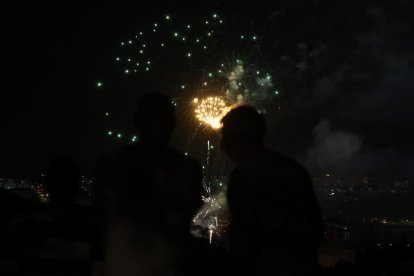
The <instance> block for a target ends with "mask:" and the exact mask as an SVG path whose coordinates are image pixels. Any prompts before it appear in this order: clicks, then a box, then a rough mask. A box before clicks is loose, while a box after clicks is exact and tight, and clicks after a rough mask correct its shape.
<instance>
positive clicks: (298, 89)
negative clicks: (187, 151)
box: [0, 0, 414, 176]
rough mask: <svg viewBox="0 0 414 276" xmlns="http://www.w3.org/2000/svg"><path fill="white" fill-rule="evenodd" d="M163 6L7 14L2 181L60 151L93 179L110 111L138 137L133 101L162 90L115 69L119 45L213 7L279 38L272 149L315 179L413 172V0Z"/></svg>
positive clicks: (110, 143)
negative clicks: (164, 20) (164, 21)
mask: <svg viewBox="0 0 414 276" xmlns="http://www.w3.org/2000/svg"><path fill="white" fill-rule="evenodd" d="M164 2H166V3H163V1H151V2H150V3H151V4H152V7H145V6H144V5H143V4H142V3H139V1H135V3H134V4H131V3H126V2H125V3H119V1H117V2H116V3H115V2H114V3H91V2H88V3H87V4H85V3H82V2H78V3H77V2H74V1H67V3H63V4H62V3H53V4H51V3H33V2H29V1H26V3H20V4H17V3H16V4H11V5H9V6H7V7H5V8H3V9H2V10H3V13H4V14H5V15H4V16H2V21H3V22H2V27H3V28H2V29H3V31H2V34H3V39H2V41H3V43H2V44H3V46H5V47H3V51H2V53H3V56H2V65H3V66H2V67H3V72H4V71H5V72H6V73H3V75H2V77H3V78H4V79H3V81H2V84H3V85H2V93H1V96H0V97H1V98H0V102H1V109H0V112H1V116H0V126H1V132H0V137H1V138H0V175H1V176H6V175H13V176H16V175H27V174H29V173H37V172H41V171H42V168H44V167H45V166H46V164H47V162H48V160H49V159H50V158H51V157H52V156H54V155H56V154H65V155H69V156H71V157H73V158H74V159H75V160H76V161H77V162H78V163H79V164H80V166H81V167H82V169H83V170H84V171H85V172H86V173H91V172H92V171H93V168H94V166H95V164H96V160H97V159H98V157H99V156H100V155H102V154H107V153H108V152H110V151H111V150H114V149H115V147H116V146H117V145H119V143H117V142H116V141H114V140H113V139H109V138H108V137H107V136H106V132H107V130H108V122H107V121H105V119H103V117H104V116H103V115H104V114H105V112H106V111H107V110H108V108H109V107H110V109H111V112H113V113H114V114H116V115H115V118H114V119H113V121H111V124H112V125H113V124H116V125H119V128H120V129H126V130H127V131H128V132H130V133H133V132H134V129H133V126H132V122H131V120H130V116H131V114H132V112H133V111H134V108H135V105H136V101H137V99H138V98H139V96H140V95H141V94H142V93H144V92H146V91H148V90H151V89H152V88H153V87H151V85H149V84H148V83H149V82H148V80H143V79H140V78H137V79H133V78H125V76H123V75H122V72H121V71H120V70H119V68H117V67H116V66H115V64H114V62H113V58H114V56H115V55H116V54H117V47H118V45H119V41H121V40H123V39H125V38H126V37H128V36H130V35H131V34H133V33H134V32H136V31H137V29H138V28H139V27H140V26H144V25H147V24H150V23H151V22H152V21H153V20H154V18H157V17H159V16H162V15H164V14H168V13H170V14H177V15H179V16H180V18H185V17H186V16H191V17H192V18H197V17H198V16H200V17H202V16H204V15H205V14H208V13H210V12H215V11H217V12H219V13H221V14H224V16H225V17H226V18H231V20H232V22H236V23H237V24H239V22H240V26H243V27H245V26H246V25H249V24H248V23H250V22H254V25H255V26H259V27H260V26H263V28H262V29H263V30H265V31H264V32H266V35H268V36H270V37H273V39H272V45H267V48H269V49H271V50H272V51H273V53H272V54H273V55H272V56H273V57H274V61H273V62H274V64H275V68H277V71H278V81H279V82H278V84H279V88H280V90H281V91H282V92H283V93H282V95H281V98H280V106H281V110H280V111H279V112H276V113H273V114H270V115H269V118H268V120H269V126H270V131H269V138H268V143H269V144H270V145H271V146H272V147H273V148H276V149H278V150H279V151H281V152H284V153H286V154H288V155H290V156H293V157H295V158H296V159H298V160H300V161H301V162H303V163H304V164H306V165H307V166H308V168H309V169H311V170H312V171H315V172H319V171H321V172H322V171H332V172H337V173H341V174H359V175H361V174H374V175H379V174H385V175H404V176H405V175H411V176H413V169H412V168H413V166H414V157H413V153H414V143H413V142H412V141H414V131H412V130H411V129H412V127H413V126H414V109H413V107H412V106H413V103H414V93H413V88H412V87H413V82H414V37H413V27H414V22H413V20H414V19H413V17H412V14H413V13H412V12H413V11H414V10H413V8H414V4H413V3H411V1H402V0H400V1H393V2H392V3H391V4H389V3H388V2H389V1H371V2H370V1H365V2H364V3H361V2H362V1H357V0H354V1H327V0H326V1H322V0H320V1H316V0H315V1H304V0H294V1H259V4H257V1H254V3H246V4H243V5H240V4H236V3H237V1H226V4H220V3H218V4H217V3H215V2H213V1H211V2H203V3H198V2H197V3H196V2H194V3H193V4H177V3H174V4H171V3H169V2H167V1H164ZM332 2H335V3H332ZM371 3H372V4H371ZM267 48H266V51H267ZM97 81H103V83H104V86H103V87H102V89H97V88H96V83H97ZM167 93H168V91H167ZM181 136H183V135H181ZM181 136H180V134H178V135H177V136H176V139H177V137H181ZM177 144H178V146H179V147H180V143H179V142H178V143H177Z"/></svg>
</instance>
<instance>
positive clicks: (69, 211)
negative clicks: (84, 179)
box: [6, 156, 101, 275]
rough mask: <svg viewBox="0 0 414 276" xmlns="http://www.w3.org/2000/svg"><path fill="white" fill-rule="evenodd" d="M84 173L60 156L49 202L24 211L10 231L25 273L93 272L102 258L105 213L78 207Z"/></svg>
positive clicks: (11, 247) (12, 252) (12, 249)
mask: <svg viewBox="0 0 414 276" xmlns="http://www.w3.org/2000/svg"><path fill="white" fill-rule="evenodd" d="M79 181H80V174H79V170H78V167H77V166H76V164H75V163H74V162H73V161H72V160H71V159H69V158H67V157H63V156H62V157H56V158H54V159H53V160H52V162H51V163H50V166H49V168H48V169H47V175H46V180H45V182H46V183H45V184H46V189H47V192H48V194H49V202H48V203H45V204H40V205H39V206H38V207H37V208H33V209H32V210H30V211H27V212H25V213H22V214H21V215H20V216H19V217H17V218H16V219H15V220H14V221H13V222H12V223H11V225H10V227H9V229H8V233H7V242H6V244H7V248H8V251H9V256H10V257H11V259H12V260H13V261H14V262H15V264H16V269H17V270H18V272H19V273H20V274H19V275H44V274H53V275H90V274H91V273H92V269H93V263H94V262H95V263H96V262H97V261H99V260H98V258H99V253H98V252H97V250H99V248H98V247H99V243H100V242H101V239H100V237H101V232H100V220H99V216H98V215H97V214H96V213H95V212H94V211H93V210H91V209H90V208H89V207H86V206H78V205H76V204H75V199H76V196H77V193H78V190H79Z"/></svg>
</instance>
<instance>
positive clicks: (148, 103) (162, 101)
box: [134, 92, 175, 144]
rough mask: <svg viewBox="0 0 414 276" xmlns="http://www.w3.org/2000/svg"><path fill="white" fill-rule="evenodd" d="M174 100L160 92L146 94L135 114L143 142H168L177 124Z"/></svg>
mask: <svg viewBox="0 0 414 276" xmlns="http://www.w3.org/2000/svg"><path fill="white" fill-rule="evenodd" d="M174 111H175V110H174V105H173V103H172V100H171V99H170V98H169V97H168V96H166V95H164V94H162V93H159V92H153V93H149V94H146V95H144V96H143V97H142V98H141V99H140V100H139V103H138V110H137V111H136V112H135V114H134V121H135V125H136V127H137V129H138V132H139V135H140V139H141V141H142V142H143V143H150V144H166V143H168V141H169V139H170V137H171V134H172V131H173V129H174V126H175V114H174Z"/></svg>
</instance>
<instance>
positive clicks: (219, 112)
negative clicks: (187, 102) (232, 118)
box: [193, 97, 230, 129]
mask: <svg viewBox="0 0 414 276" xmlns="http://www.w3.org/2000/svg"><path fill="white" fill-rule="evenodd" d="M193 103H194V104H195V105H196V108H195V114H196V118H197V119H198V120H199V121H200V122H202V123H204V124H206V125H208V126H210V127H211V128H213V129H219V128H221V122H220V121H221V119H222V118H223V117H224V116H225V115H226V114H227V113H228V112H229V111H230V107H229V106H227V105H226V103H225V102H224V100H223V98H222V97H207V98H205V99H201V100H199V99H198V98H194V100H193Z"/></svg>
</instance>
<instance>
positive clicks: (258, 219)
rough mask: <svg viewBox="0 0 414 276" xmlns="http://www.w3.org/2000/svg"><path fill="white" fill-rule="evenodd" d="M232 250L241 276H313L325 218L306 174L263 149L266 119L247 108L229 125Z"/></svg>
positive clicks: (227, 120) (229, 118) (225, 137)
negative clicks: (322, 223)
mask: <svg viewBox="0 0 414 276" xmlns="http://www.w3.org/2000/svg"><path fill="white" fill-rule="evenodd" d="M222 123H223V128H222V147H223V149H224V150H225V151H226V152H227V154H228V155H229V156H230V158H231V159H232V161H233V162H234V163H235V164H236V166H235V168H234V170H233V171H232V173H231V175H230V179H229V185H228V190H227V199H228V204H229V210H230V217H231V226H230V230H229V231H230V233H229V236H230V246H231V254H232V257H233V260H234V264H233V265H234V269H235V272H236V275H312V274H313V273H314V272H315V270H316V267H317V254H318V244H319V240H320V237H321V217H320V213H319V208H318V205H317V202H316V199H315V196H314V192H313V188H312V183H311V180H310V177H309V175H308V173H307V172H306V170H305V169H304V168H302V166H300V165H299V164H298V163H296V162H295V161H293V160H292V159H290V158H287V157H284V156H282V155H280V154H278V153H275V152H272V151H269V150H267V149H265V148H264V146H263V137H264V134H265V121H264V118H263V117H262V116H261V115H260V114H259V113H258V112H256V111H255V110H254V109H253V108H251V107H247V106H242V107H238V108H236V109H234V110H232V111H230V112H229V113H228V114H227V115H226V116H225V117H224V118H223V119H222Z"/></svg>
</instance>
